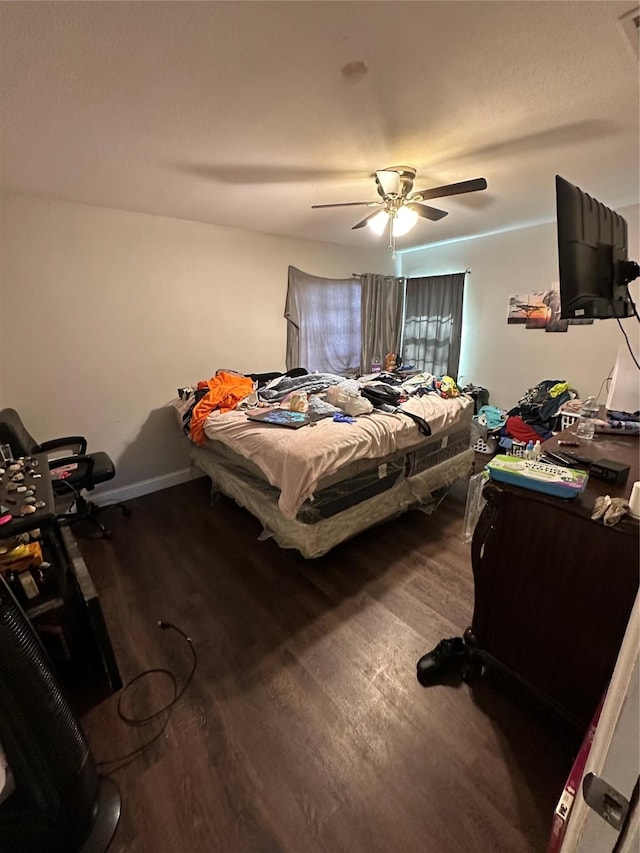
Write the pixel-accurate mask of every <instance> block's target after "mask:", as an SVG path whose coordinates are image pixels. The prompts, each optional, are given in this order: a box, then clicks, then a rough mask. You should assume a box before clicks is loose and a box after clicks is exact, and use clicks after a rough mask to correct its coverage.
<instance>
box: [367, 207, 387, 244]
mask: <svg viewBox="0 0 640 853" xmlns="http://www.w3.org/2000/svg"><path fill="white" fill-rule="evenodd" d="M388 221H389V215H388V213H387V211H386V210H380V211H379V212H378V213H376V215H375V216H372V217H371V219H370V220H369V221H368V222H367V225H368V227H369V228H371V230H372V231H373V233H374V234H377V235H378V237H379V236H380V235H381V234H382V233H383V231H384V229H385V228H386V227H387V223H388Z"/></svg>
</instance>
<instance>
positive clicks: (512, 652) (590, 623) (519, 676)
mask: <svg viewBox="0 0 640 853" xmlns="http://www.w3.org/2000/svg"><path fill="white" fill-rule="evenodd" d="M567 439H570V440H574V439H575V436H573V434H571V433H570V431H569V430H567V431H565V432H564V433H559V434H558V435H557V436H555V437H554V438H553V439H551V440H550V441H548V442H546V443H545V444H544V445H543V449H545V448H548V449H550V450H554V449H556V450H562V449H570V450H573V451H575V452H576V453H578V454H580V455H581V456H586V457H589V458H591V459H594V460H595V459H599V458H607V459H611V460H614V461H617V462H623V463H624V464H628V465H630V469H631V470H630V473H629V478H628V480H627V482H626V484H625V485H624V486H620V487H614V486H609V485H608V484H607V483H604V482H602V481H599V480H595V479H593V478H591V479H590V480H589V483H588V484H587V488H586V490H585V492H584V493H583V494H582V495H581V496H580V497H579V498H577V499H574V500H562V499H559V498H555V497H551V496H547V495H545V494H542V493H540V492H534V491H531V490H528V489H522V488H518V487H516V486H511V485H507V484H504V483H496V482H489V483H487V485H486V486H485V489H484V496H485V497H486V499H487V504H486V506H485V508H484V510H483V512H482V514H481V516H480V519H479V521H478V524H477V526H476V530H475V532H474V536H473V541H472V563H473V572H474V580H475V603H474V613H473V620H472V624H471V626H470V627H469V628H468V629H467V631H466V633H465V640H466V641H467V644H468V646H469V648H470V649H471V664H470V668H469V672H468V676H469V677H472V676H473V675H474V673H475V672H477V671H478V670H479V669H480V668H481V667H482V666H483V665H485V666H489V667H494V668H495V669H496V670H498V671H500V672H501V673H502V674H504V675H506V676H507V677H508V678H510V679H511V680H512V681H513V682H515V683H516V684H517V685H518V686H519V687H520V688H521V689H522V690H523V691H524V693H525V695H528V696H530V697H531V698H532V699H535V700H537V701H538V702H539V703H542V704H543V705H545V706H547V707H548V708H550V709H552V710H554V711H555V712H556V713H558V714H560V715H561V716H562V717H563V718H564V719H565V720H566V721H568V722H569V723H571V724H572V725H573V726H575V727H576V728H578V729H580V730H583V731H584V730H586V728H587V726H588V724H589V722H590V720H591V717H592V715H593V713H594V711H595V709H596V707H597V705H598V702H599V700H600V698H601V696H602V694H603V692H604V690H605V689H606V687H607V684H608V682H609V679H610V677H611V674H612V672H613V668H614V665H615V661H616V657H617V654H618V650H619V648H620V644H621V641H622V637H623V635H624V631H625V628H626V625H627V621H628V619H629V614H630V612H631V608H632V606H633V602H634V599H635V595H636V592H637V590H638V577H639V554H640V551H639V545H640V540H639V525H638V522H637V521H636V520H634V519H631V518H630V517H629V516H626V517H625V518H624V519H623V520H622V521H621V522H619V523H618V524H617V525H615V526H613V527H607V526H605V525H604V524H603V522H602V521H592V520H591V517H590V516H591V510H592V508H593V505H594V502H595V499H596V497H598V495H606V494H609V495H610V496H611V497H627V498H628V496H629V494H630V492H631V487H632V484H633V482H634V481H635V480H637V479H639V459H638V452H639V442H638V438H637V437H636V436H633V437H627V436H618V435H615V436H610V435H607V436H604V435H597V436H596V437H595V439H594V440H593V441H582V442H581V443H580V447H577V448H563V447H559V446H558V440H567Z"/></svg>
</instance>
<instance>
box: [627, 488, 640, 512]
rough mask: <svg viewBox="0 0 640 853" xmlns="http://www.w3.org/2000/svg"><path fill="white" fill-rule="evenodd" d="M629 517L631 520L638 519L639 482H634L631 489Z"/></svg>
mask: <svg viewBox="0 0 640 853" xmlns="http://www.w3.org/2000/svg"><path fill="white" fill-rule="evenodd" d="M629 515H631V516H633V518H640V481H636V482H635V483H634V484H633V488H632V489H631V497H630V498H629Z"/></svg>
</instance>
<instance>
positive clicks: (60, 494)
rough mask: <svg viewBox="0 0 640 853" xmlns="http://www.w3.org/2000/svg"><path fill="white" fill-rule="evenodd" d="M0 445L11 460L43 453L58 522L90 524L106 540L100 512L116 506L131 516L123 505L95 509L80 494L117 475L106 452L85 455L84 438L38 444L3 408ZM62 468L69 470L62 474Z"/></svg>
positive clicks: (17, 418) (107, 533) (14, 415)
mask: <svg viewBox="0 0 640 853" xmlns="http://www.w3.org/2000/svg"><path fill="white" fill-rule="evenodd" d="M0 444H8V445H9V447H10V448H11V452H12V454H13V456H14V457H19V456H35V455H36V454H42V453H44V454H46V455H47V457H49V460H48V461H49V470H50V471H51V484H52V486H53V493H54V496H55V498H56V506H57V507H58V508H59V507H60V506H64V507H65V509H64V511H63V512H59V513H58V516H57V517H58V521H59V522H62V523H68V524H76V523H78V522H81V521H87V522H90V523H91V524H92V525H93V526H95V527H96V528H97V529H98V530H99V531H100V535H102V536H104V537H105V538H107V539H108V538H109V537H110V536H111V531H110V530H109V528H108V527H106V526H105V525H104V524H103V523H102V521H101V520H100V518H99V515H100V513H101V512H102V511H103V510H105V509H107V508H109V507H114V506H115V507H118V508H119V509H120V510H122V513H123V515H130V513H131V510H130V509H129V508H128V507H126V506H125V505H124V504H121V503H113V504H108V505H107V506H98V505H97V504H95V503H93V502H92V501H89V500H87V499H86V498H85V497H84V496H83V495H82V494H81V493H82V492H91V491H93V489H95V487H96V486H97V485H99V484H100V483H106V482H107V481H108V480H112V479H113V478H114V477H115V475H116V469H115V466H114V464H113V462H112V461H111V458H110V457H109V455H108V454H107V453H104V452H103V451H98V452H95V453H87V440H86V438H84V437H83V436H67V437H65V438H54V439H52V440H50V441H44V442H42V443H41V444H40V443H38V442H37V441H36V440H35V438H34V437H33V436H32V435H31V433H30V432H29V431H28V430H27V428H26V427H25V425H24V424H23V423H22V419H21V418H20V415H19V414H18V413H17V412H16V410H15V409H2V410H0ZM63 451H67V453H66V455H59V454H61V453H62V452H63ZM51 454H56V455H55V456H52V455H51ZM64 466H71V467H69V468H68V469H67V470H66V471H65V470H64ZM61 469H62V470H63V471H64V475H65V476H64V477H62V476H60V474H61Z"/></svg>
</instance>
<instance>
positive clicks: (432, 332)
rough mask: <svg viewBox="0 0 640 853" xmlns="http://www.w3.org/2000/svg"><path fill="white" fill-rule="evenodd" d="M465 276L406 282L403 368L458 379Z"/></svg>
mask: <svg viewBox="0 0 640 853" xmlns="http://www.w3.org/2000/svg"><path fill="white" fill-rule="evenodd" d="M465 275H466V274H465V273H463V272H462V273H453V274H451V275H433V276H427V277H424V278H409V279H407V295H406V302H405V322H404V348H403V349H404V351H403V359H404V363H405V365H414V366H415V367H416V368H417V369H418V370H424V371H427V372H429V373H433V374H434V375H435V376H443V375H444V374H448V375H449V376H452V377H453V378H454V379H457V378H458V365H459V363H460V343H461V340H462V298H463V292H464V280H465Z"/></svg>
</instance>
